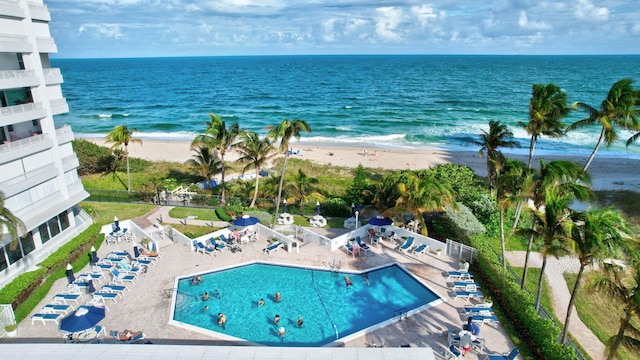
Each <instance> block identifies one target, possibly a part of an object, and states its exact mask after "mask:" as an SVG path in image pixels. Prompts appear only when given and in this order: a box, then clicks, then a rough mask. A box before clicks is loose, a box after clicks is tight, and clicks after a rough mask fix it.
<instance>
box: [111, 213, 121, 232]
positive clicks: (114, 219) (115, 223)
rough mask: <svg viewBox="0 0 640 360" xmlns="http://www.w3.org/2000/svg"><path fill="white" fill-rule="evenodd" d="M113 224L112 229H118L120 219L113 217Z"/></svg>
mask: <svg viewBox="0 0 640 360" xmlns="http://www.w3.org/2000/svg"><path fill="white" fill-rule="evenodd" d="M113 225H115V228H114V229H113V231H120V221H119V220H118V217H117V216H115V217H114V218H113Z"/></svg>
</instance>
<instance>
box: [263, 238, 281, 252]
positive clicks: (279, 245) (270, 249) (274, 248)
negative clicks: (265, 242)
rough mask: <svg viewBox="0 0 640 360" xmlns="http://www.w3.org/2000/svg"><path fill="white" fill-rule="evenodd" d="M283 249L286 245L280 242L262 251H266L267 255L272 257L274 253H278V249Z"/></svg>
mask: <svg viewBox="0 0 640 360" xmlns="http://www.w3.org/2000/svg"><path fill="white" fill-rule="evenodd" d="M281 247H284V243H283V242H282V241H278V242H275V243H273V244H272V245H269V246H268V247H266V248H264V249H262V251H264V252H266V253H267V254H269V255H271V253H272V252H276V251H278V249H280V248H281Z"/></svg>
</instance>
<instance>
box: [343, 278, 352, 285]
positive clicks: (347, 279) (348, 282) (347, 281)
mask: <svg viewBox="0 0 640 360" xmlns="http://www.w3.org/2000/svg"><path fill="white" fill-rule="evenodd" d="M344 285H345V287H349V286H353V283H352V282H351V278H350V277H349V276H345V277H344Z"/></svg>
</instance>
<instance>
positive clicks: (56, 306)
mask: <svg viewBox="0 0 640 360" xmlns="http://www.w3.org/2000/svg"><path fill="white" fill-rule="evenodd" d="M71 310H73V306H71V305H67V304H63V303H61V302H59V301H52V302H51V303H50V304H47V305H45V306H44V307H43V308H42V313H46V314H51V313H61V314H65V315H66V314H67V313H68V312H69V311H71Z"/></svg>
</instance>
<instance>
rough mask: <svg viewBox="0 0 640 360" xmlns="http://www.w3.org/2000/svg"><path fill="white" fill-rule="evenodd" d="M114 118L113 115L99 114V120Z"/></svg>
mask: <svg viewBox="0 0 640 360" xmlns="http://www.w3.org/2000/svg"><path fill="white" fill-rule="evenodd" d="M112 116H113V114H98V117H99V118H110V117H112Z"/></svg>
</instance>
